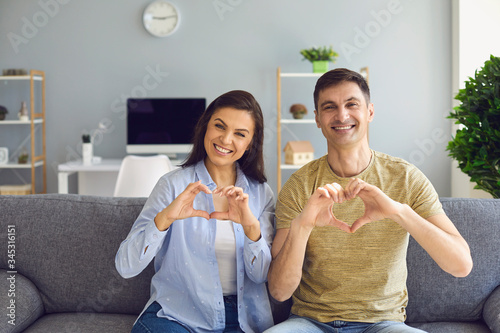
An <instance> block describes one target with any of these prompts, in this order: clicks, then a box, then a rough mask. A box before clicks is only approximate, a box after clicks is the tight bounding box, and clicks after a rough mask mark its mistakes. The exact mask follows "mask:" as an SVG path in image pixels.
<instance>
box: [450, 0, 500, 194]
mask: <svg viewBox="0 0 500 333" xmlns="http://www.w3.org/2000/svg"><path fill="white" fill-rule="evenodd" d="M452 7H453V19H452V20H453V46H452V47H453V81H452V82H453V86H452V88H453V97H454V96H455V95H456V94H457V92H458V90H459V89H463V88H465V81H466V80H468V78H469V77H473V76H474V74H475V71H476V70H478V69H480V68H481V67H483V65H484V63H485V61H486V60H488V59H489V58H490V55H492V54H493V55H494V56H497V57H498V56H500V43H498V32H499V31H500V1H498V0H453V3H452ZM452 103H453V105H454V106H456V105H458V101H457V100H455V99H453V101H452ZM456 128H457V125H455V124H454V125H453V127H452V134H454V133H455V131H456ZM451 172H452V183H451V190H452V196H454V197H475V198H485V197H486V198H489V197H491V195H490V194H489V193H487V192H485V191H482V190H475V189H474V186H475V183H471V182H470V178H469V176H467V175H466V174H464V173H463V172H462V171H461V170H460V169H459V168H458V163H457V162H456V161H453V163H452V169H451Z"/></svg>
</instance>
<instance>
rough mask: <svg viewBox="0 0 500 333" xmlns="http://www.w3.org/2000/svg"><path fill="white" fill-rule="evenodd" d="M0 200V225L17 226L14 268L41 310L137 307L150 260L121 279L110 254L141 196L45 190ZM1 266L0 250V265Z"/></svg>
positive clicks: (143, 297)
mask: <svg viewBox="0 0 500 333" xmlns="http://www.w3.org/2000/svg"><path fill="white" fill-rule="evenodd" d="M0 200H1V203H0V204H1V207H2V219H1V222H0V224H2V226H3V225H4V224H6V225H10V224H12V225H15V228H16V248H17V249H18V251H17V253H16V269H17V270H18V272H19V273H22V274H23V275H25V276H26V277H27V278H29V279H30V280H31V281H32V282H33V283H34V284H35V286H36V287H37V288H38V290H39V291H40V294H41V299H42V301H43V304H44V307H45V312H46V313H54V312H78V311H82V312H108V313H121V314H134V315H138V314H139V313H140V312H141V311H142V309H143V307H144V305H145V304H146V302H147V300H148V298H149V288H150V282H151V277H152V275H153V267H152V265H150V266H149V267H148V268H147V269H146V270H145V271H143V272H142V273H141V274H140V275H138V276H137V277H134V278H132V279H128V280H125V279H123V278H122V277H121V276H120V275H119V274H118V273H117V271H116V269H115V264H114V258H115V255H116V251H117V250H118V247H119V245H120V243H121V241H122V240H124V239H125V237H126V236H127V234H128V232H129V231H130V228H131V226H132V224H133V223H134V221H135V219H136V218H137V216H138V215H139V213H140V211H141V209H142V207H143V205H144V203H145V200H146V198H113V197H97V196H80V195H74V194H67V195H62V194H46V195H27V196H24V197H23V199H22V200H19V197H16V196H10V197H9V196H1V198H0ZM6 229H7V228H3V227H2V229H1V230H0V233H1V232H3V230H6ZM2 237H3V236H2ZM5 238H6V237H3V239H5ZM5 265H6V258H5V257H4V256H3V255H0V267H6V266H5Z"/></svg>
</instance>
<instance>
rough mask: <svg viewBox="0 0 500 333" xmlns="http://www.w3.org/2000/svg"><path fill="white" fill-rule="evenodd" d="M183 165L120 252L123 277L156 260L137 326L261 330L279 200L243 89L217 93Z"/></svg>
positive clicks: (268, 320) (259, 123) (159, 188)
mask: <svg viewBox="0 0 500 333" xmlns="http://www.w3.org/2000/svg"><path fill="white" fill-rule="evenodd" d="M196 128H197V131H196V133H195V134H194V140H193V143H194V148H193V150H192V152H191V154H190V155H189V157H188V159H187V161H186V162H185V163H184V164H183V165H182V168H180V169H176V170H174V171H172V172H169V173H168V174H166V175H164V176H163V177H162V178H161V179H160V180H159V181H158V184H157V185H156V187H155V188H154V190H153V192H152V193H151V195H150V197H149V198H148V200H147V202H146V204H145V205H144V208H143V210H142V212H141V214H140V215H139V217H138V218H137V220H136V221H135V223H134V225H133V226H132V230H131V231H130V233H129V235H128V236H127V238H126V239H125V240H124V241H123V242H122V244H121V245H120V248H119V250H118V253H117V255H116V258H115V264H116V268H117V270H118V272H119V273H120V274H121V275H122V276H123V277H125V278H129V277H133V276H135V275H137V274H139V273H140V272H141V271H142V270H143V269H144V268H145V267H147V266H148V264H149V263H150V261H151V260H153V258H154V266H155V275H154V276H153V279H152V281H151V298H150V299H149V301H148V302H147V304H146V306H145V309H144V310H143V312H142V314H141V315H140V317H139V319H138V320H137V321H136V323H135V324H134V327H133V329H132V332H134V333H135V332H262V331H263V330H265V329H267V328H268V327H270V326H272V325H273V319H272V313H271V308H270V304H269V299H268V294H267V289H266V285H265V282H266V279H267V272H268V269H269V264H270V262H271V253H270V246H271V241H272V238H273V236H274V226H273V224H274V197H273V193H272V191H271V189H270V187H269V185H267V183H266V177H265V175H264V159H263V152H262V150H263V137H264V125H263V117H262V111H261V109H260V106H259V104H258V103H257V101H256V100H255V99H254V97H253V96H252V95H251V94H249V93H248V92H245V91H230V92H228V93H225V94H223V95H221V96H220V97H218V98H216V99H215V100H214V101H213V102H212V103H211V104H210V105H209V106H208V108H207V109H206V111H205V112H204V113H203V115H202V116H201V118H200V119H199V121H198V125H197V127H196Z"/></svg>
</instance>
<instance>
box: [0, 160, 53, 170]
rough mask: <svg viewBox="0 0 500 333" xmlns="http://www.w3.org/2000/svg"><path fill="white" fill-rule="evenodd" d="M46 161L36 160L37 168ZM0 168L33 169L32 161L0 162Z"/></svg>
mask: <svg viewBox="0 0 500 333" xmlns="http://www.w3.org/2000/svg"><path fill="white" fill-rule="evenodd" d="M43 164H44V163H43V161H36V162H35V168H36V167H40V166H42V165H43ZM0 169H31V162H30V163H23V164H19V163H7V164H0Z"/></svg>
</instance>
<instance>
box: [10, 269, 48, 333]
mask: <svg viewBox="0 0 500 333" xmlns="http://www.w3.org/2000/svg"><path fill="white" fill-rule="evenodd" d="M0 291H1V292H2V293H4V294H3V295H2V296H3V297H5V296H7V297H5V298H3V297H2V299H1V301H0V306H1V308H2V312H3V311H6V312H7V313H6V316H5V315H3V314H2V316H3V318H2V320H0V332H2V333H17V332H22V331H23V330H24V329H25V328H26V327H28V326H29V325H31V324H32V323H33V322H34V321H35V320H37V319H38V318H39V317H41V316H42V315H43V312H44V309H43V304H42V299H41V298H40V293H39V292H38V290H37V288H36V287H35V285H34V284H33V283H32V282H31V281H30V280H28V279H27V278H26V277H24V276H23V275H22V274H19V273H15V274H12V273H8V271H6V270H4V269H0Z"/></svg>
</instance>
